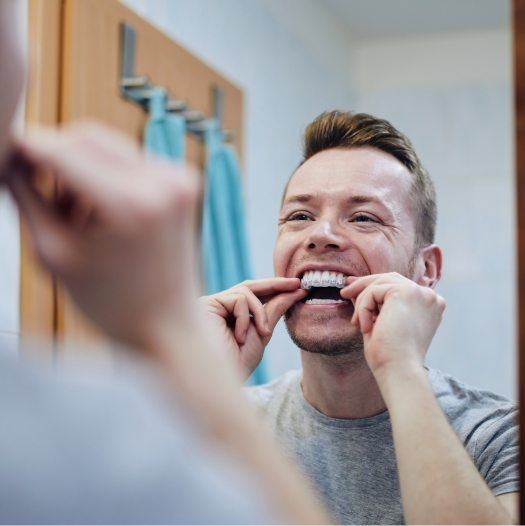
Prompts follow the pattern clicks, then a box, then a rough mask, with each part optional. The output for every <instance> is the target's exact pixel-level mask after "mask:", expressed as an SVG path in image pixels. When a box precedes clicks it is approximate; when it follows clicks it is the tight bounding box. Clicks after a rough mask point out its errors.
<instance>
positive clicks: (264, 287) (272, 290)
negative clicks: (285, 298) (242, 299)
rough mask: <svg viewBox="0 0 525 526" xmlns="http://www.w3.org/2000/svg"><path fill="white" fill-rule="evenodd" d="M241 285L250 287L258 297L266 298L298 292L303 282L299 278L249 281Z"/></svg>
mask: <svg viewBox="0 0 525 526" xmlns="http://www.w3.org/2000/svg"><path fill="white" fill-rule="evenodd" d="M241 285H244V286H246V287H248V288H249V289H250V290H251V291H252V292H253V293H254V294H255V295H256V296H266V295H269V294H276V293H279V292H287V291H292V290H296V289H298V288H299V287H300V285H301V280H300V279H299V278H281V277H279V278H266V279H257V280H247V281H244V282H243V283H241Z"/></svg>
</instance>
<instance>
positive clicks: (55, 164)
mask: <svg viewBox="0 0 525 526" xmlns="http://www.w3.org/2000/svg"><path fill="white" fill-rule="evenodd" d="M17 147H18V150H19V152H20V154H21V155H22V156H23V157H24V158H25V159H27V161H28V162H29V163H30V164H32V165H33V166H39V167H45V168H47V169H49V170H51V171H52V172H53V174H54V175H55V176H56V178H57V180H58V181H59V182H60V183H61V184H63V185H64V186H65V187H67V188H68V189H69V190H70V191H71V192H75V193H77V192H79V193H81V195H84V196H85V197H86V198H91V199H95V200H97V201H100V202H102V203H105V202H107V203H108V205H111V203H112V202H113V198H112V196H113V195H114V194H115V193H121V192H122V189H123V188H127V185H128V184H129V178H127V177H126V176H125V175H124V173H123V171H122V170H120V169H118V170H115V169H112V167H113V165H109V163H107V162H101V161H100V159H99V158H98V157H97V156H95V155H92V153H91V152H90V151H88V150H86V148H82V146H81V145H79V144H78V143H75V142H74V141H71V140H68V138H67V137H63V136H61V135H59V134H57V133H56V132H51V131H46V132H39V133H37V134H32V135H30V136H29V137H27V138H26V139H25V140H24V141H23V142H19V143H18V146H17ZM110 170H111V173H108V172H109V171H110Z"/></svg>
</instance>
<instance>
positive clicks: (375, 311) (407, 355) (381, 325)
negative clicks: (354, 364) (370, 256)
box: [341, 273, 445, 375]
mask: <svg viewBox="0 0 525 526" xmlns="http://www.w3.org/2000/svg"><path fill="white" fill-rule="evenodd" d="M349 281H351V282H350V284H349V285H347V286H346V287H345V288H343V289H342V290H341V296H342V297H343V298H344V299H347V300H351V301H352V302H353V303H354V306H355V312H354V315H353V317H352V320H351V323H353V324H354V325H356V326H357V327H359V328H360V329H361V332H362V334H363V340H364V352H365V358H366V360H367V363H368V366H369V367H370V369H371V371H372V372H373V373H374V375H377V374H383V373H384V372H385V371H387V370H388V369H390V368H391V367H392V366H394V367H397V366H401V367H405V366H409V367H411V366H413V365H416V366H422V365H423V360H424V357H425V354H426V352H427V350H428V347H429V345H430V342H431V341H432V338H433V336H434V334H435V332H436V329H437V328H438V326H439V324H440V322H441V317H442V315H443V311H444V309H445V300H444V299H443V298H442V297H441V296H439V295H438V294H436V293H435V292H434V291H433V290H432V289H431V288H429V287H423V286H420V285H418V284H417V283H415V282H413V281H411V280H409V279H408V278H405V277H403V276H401V275H399V274H397V273H390V274H373V275H371V276H364V277H360V278H349Z"/></svg>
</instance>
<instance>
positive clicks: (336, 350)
mask: <svg viewBox="0 0 525 526" xmlns="http://www.w3.org/2000/svg"><path fill="white" fill-rule="evenodd" d="M411 182H412V176H411V175H410V173H409V172H408V170H407V169H406V168H405V166H404V165H403V164H401V163H400V162H399V161H398V160H397V159H396V158H395V157H393V156H391V155H389V154H387V153H384V152H382V151H381V150H378V149H376V148H371V147H362V148H353V149H332V150H325V151H323V152H320V153H318V154H316V155H315V156H313V157H311V158H310V159H309V160H308V161H307V162H305V163H304V164H303V165H302V166H301V167H300V168H298V170H297V171H296V172H295V174H294V175H293V176H292V178H291V180H290V182H289V185H288V189H287V191H286V195H285V198H284V202H283V206H282V208H281V213H280V218H279V233H278V236H277V241H276V245H275V251H274V269H275V275H276V276H286V277H299V278H302V277H303V275H304V273H305V272H306V271H309V270H318V271H332V272H336V273H342V274H343V275H344V276H364V275H368V274H378V273H383V272H398V273H400V274H402V275H405V276H407V277H409V278H411V277H412V275H411V274H412V263H413V260H414V256H415V220H414V217H413V214H414V213H413V208H412V204H411V199H410V190H411ZM325 277H326V275H325ZM331 277H333V278H334V279H335V278H336V276H335V275H334V274H332V275H331ZM317 293H320V294H319V296H318V295H317ZM313 295H314V296H317V298H319V297H324V298H325V299H324V300H322V301H319V299H310V301H308V298H307V300H306V302H305V300H303V301H302V302H299V303H297V304H295V305H294V306H293V307H292V308H291V309H290V311H289V312H288V314H287V316H286V325H287V328H288V332H289V333H290V336H291V337H292V339H293V340H294V342H295V343H296V344H297V345H298V346H299V347H300V348H301V349H303V350H306V351H310V352H318V353H319V352H320V353H323V354H333V355H337V354H345V353H347V352H350V351H352V350H356V349H361V348H362V339H361V335H360V332H359V329H358V328H356V327H354V326H351V325H350V318H351V316H352V314H353V311H354V309H353V305H352V303H348V302H342V303H336V301H337V300H336V299H335V297H336V296H337V297H338V299H340V296H339V294H338V291H337V290H336V289H330V290H328V289H326V290H321V289H313ZM326 296H329V297H331V298H334V300H331V299H326Z"/></svg>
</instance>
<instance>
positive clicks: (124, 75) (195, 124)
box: [120, 22, 235, 141]
mask: <svg viewBox="0 0 525 526" xmlns="http://www.w3.org/2000/svg"><path fill="white" fill-rule="evenodd" d="M135 46H136V34H135V30H134V29H133V27H132V26H130V25H129V24H126V23H125V22H122V23H121V24H120V50H121V63H120V93H121V95H122V96H123V97H124V98H125V99H128V100H130V101H132V102H134V103H135V104H138V105H139V106H141V107H142V108H143V109H144V110H146V111H148V109H149V99H150V98H151V94H152V92H153V90H154V89H155V86H154V85H153V84H151V83H150V81H149V78H148V77H147V76H146V75H137V74H136V73H135ZM212 95H213V117H214V119H215V120H216V122H217V123H218V125H219V128H220V129H222V119H223V113H224V91H223V90H222V88H220V87H219V86H214V88H213V92H212ZM166 110H167V111H169V112H174V113H180V114H182V116H183V117H184V119H185V120H186V124H187V129H188V132H190V133H192V134H194V135H197V136H198V137H200V138H202V137H203V134H204V131H205V130H206V126H207V118H206V116H205V115H204V114H203V113H202V112H201V111H198V110H192V109H190V108H188V105H187V103H186V102H185V101H183V100H178V99H171V98H170V97H169V96H167V99H166ZM223 136H224V140H225V141H232V140H233V139H234V137H235V135H234V133H233V132H231V131H224V132H223Z"/></svg>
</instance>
